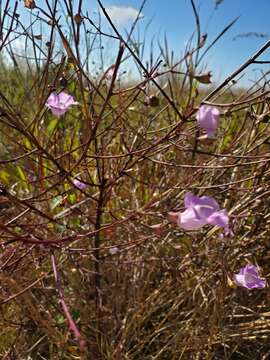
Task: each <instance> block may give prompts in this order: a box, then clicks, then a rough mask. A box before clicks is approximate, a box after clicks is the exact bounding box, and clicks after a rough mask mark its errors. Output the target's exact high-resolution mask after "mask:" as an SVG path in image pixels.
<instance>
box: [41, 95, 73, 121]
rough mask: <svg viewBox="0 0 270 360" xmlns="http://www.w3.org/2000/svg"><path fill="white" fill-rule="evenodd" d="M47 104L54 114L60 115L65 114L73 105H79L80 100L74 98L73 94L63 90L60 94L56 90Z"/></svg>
mask: <svg viewBox="0 0 270 360" xmlns="http://www.w3.org/2000/svg"><path fill="white" fill-rule="evenodd" d="M45 105H46V106H47V108H48V109H50V110H51V112H52V113H53V115H56V116H57V117H60V116H62V115H64V114H65V113H66V112H67V111H68V109H69V108H70V107H71V106H73V105H78V102H77V101H75V100H74V98H73V96H72V95H69V94H67V93H65V92H64V91H62V92H60V93H59V94H57V93H55V92H53V93H51V94H50V96H49V97H48V99H47V102H46V104H45Z"/></svg>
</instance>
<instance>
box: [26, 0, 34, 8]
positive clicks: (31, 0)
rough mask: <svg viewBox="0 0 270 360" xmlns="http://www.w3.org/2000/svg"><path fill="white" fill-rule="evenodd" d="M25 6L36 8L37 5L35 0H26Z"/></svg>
mask: <svg viewBox="0 0 270 360" xmlns="http://www.w3.org/2000/svg"><path fill="white" fill-rule="evenodd" d="M24 6H25V7H26V8H27V9H31V10H32V9H34V8H35V7H36V3H35V1H34V0H24Z"/></svg>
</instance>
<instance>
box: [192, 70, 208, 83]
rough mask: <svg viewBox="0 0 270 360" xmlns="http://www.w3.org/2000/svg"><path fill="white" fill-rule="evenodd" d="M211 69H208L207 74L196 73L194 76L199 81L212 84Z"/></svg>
mask: <svg viewBox="0 0 270 360" xmlns="http://www.w3.org/2000/svg"><path fill="white" fill-rule="evenodd" d="M211 76H212V74H211V71H208V72H207V73H205V74H200V75H194V78H195V79H196V80H197V81H199V82H200V83H201V84H211V83H212V81H211Z"/></svg>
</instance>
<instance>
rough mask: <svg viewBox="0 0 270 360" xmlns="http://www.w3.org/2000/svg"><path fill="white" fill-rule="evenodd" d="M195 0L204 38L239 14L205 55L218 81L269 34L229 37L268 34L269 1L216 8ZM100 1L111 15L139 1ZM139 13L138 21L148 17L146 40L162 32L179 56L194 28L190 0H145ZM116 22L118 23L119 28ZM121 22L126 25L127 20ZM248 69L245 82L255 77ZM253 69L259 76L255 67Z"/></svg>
mask: <svg viewBox="0 0 270 360" xmlns="http://www.w3.org/2000/svg"><path fill="white" fill-rule="evenodd" d="M195 2H196V4H197V6H198V9H199V13H200V19H201V28H202V32H203V33H208V42H210V41H211V40H212V39H214V37H215V36H217V34H218V33H219V32H220V31H221V30H223V28H224V27H225V26H227V25H228V24H229V23H230V22H231V21H232V20H233V19H235V18H236V17H238V16H239V17H240V18H239V20H238V21H237V23H236V24H235V25H234V26H233V27H232V28H231V29H230V30H229V31H228V32H227V33H226V34H225V35H224V37H223V38H222V39H221V40H219V42H218V43H217V44H216V45H215V47H214V48H213V49H212V50H211V51H210V52H209V55H208V57H207V62H208V63H209V66H208V67H209V70H212V71H213V75H214V80H216V81H220V80H222V79H223V78H225V77H226V76H227V75H228V74H229V73H231V72H232V71H233V70H235V69H236V68H237V67H238V66H239V65H241V64H242V63H243V62H244V61H246V60H247V59H248V57H249V56H251V55H252V54H253V53H254V52H255V51H257V50H258V49H259V47H260V46H261V45H262V44H264V43H265V42H266V40H268V39H269V36H268V37H266V38H259V37H255V36H251V37H249V38H245V37H238V38H237V39H235V40H233V39H234V38H235V37H236V36H239V35H241V34H244V33H250V32H257V33H265V34H266V35H270V1H269V0H257V1H254V0H224V1H223V2H222V3H221V4H220V5H219V6H218V8H217V9H215V1H214V0H195ZM104 4H105V5H106V6H108V7H109V6H115V8H114V15H115V13H116V9H117V7H122V10H123V8H124V7H126V8H127V7H133V8H135V9H138V8H139V7H140V4H141V1H139V0H126V1H124V0H114V1H111V2H104ZM143 14H144V19H143V20H141V23H142V25H143V23H144V24H146V23H147V22H149V21H150V20H151V25H150V27H149V30H148V40H149V41H150V40H151V38H152V37H153V36H154V37H155V38H156V39H158V38H159V39H162V38H163V36H164V33H165V32H166V34H167V38H168V40H169V45H170V47H171V48H172V49H174V51H175V53H176V54H179V56H180V54H181V51H183V49H184V47H185V44H186V41H187V40H188V39H189V38H190V36H191V35H192V33H193V32H194V30H195V22H194V17H193V15H192V8H191V4H190V0H167V1H164V0H148V1H147V2H146V6H145V8H144V10H143ZM119 16H120V17H121V10H119ZM120 23H121V22H119V27H120V28H121V24H120ZM125 25H126V26H127V27H128V23H126V24H125ZM266 55H267V54H266ZM263 59H264V60H266V59H267V56H263ZM268 59H269V53H268ZM258 68H259V66H258V65H254V66H253V67H252V69H258ZM261 68H262V67H261ZM252 69H250V70H249V71H248V72H247V76H246V78H245V80H244V81H245V83H246V82H247V81H248V79H249V78H250V79H253V78H254V77H255V73H254V71H251V70H252ZM256 73H257V76H259V74H260V72H259V71H258V70H256Z"/></svg>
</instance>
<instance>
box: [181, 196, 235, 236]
mask: <svg viewBox="0 0 270 360" xmlns="http://www.w3.org/2000/svg"><path fill="white" fill-rule="evenodd" d="M184 203H185V208H186V210H185V211H183V212H182V213H181V212H179V213H178V215H177V225H178V226H180V227H181V228H183V229H185V230H198V229H200V228H202V227H203V226H204V225H206V224H211V225H215V226H218V227H221V228H223V229H224V230H225V234H232V231H231V230H230V228H229V216H228V213H227V211H226V210H220V207H219V205H218V203H217V202H216V200H215V199H213V198H212V197H210V196H202V197H198V196H195V195H193V194H192V193H191V192H188V193H186V195H185V199H184Z"/></svg>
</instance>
